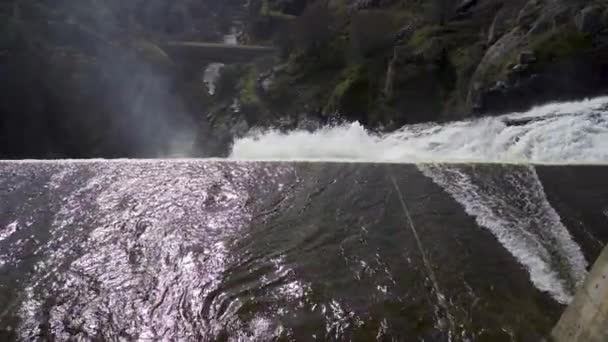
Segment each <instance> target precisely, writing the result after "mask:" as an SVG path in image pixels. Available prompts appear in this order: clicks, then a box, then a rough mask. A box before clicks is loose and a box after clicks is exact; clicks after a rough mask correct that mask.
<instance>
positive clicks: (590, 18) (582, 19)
mask: <svg viewBox="0 0 608 342" xmlns="http://www.w3.org/2000/svg"><path fill="white" fill-rule="evenodd" d="M602 16H603V13H602V9H601V8H600V7H599V6H587V7H585V8H583V9H582V10H581V11H580V12H579V13H578V14H577V15H576V17H575V18H574V23H575V24H576V28H577V29H578V30H579V31H580V32H581V33H589V34H595V33H597V32H599V31H601V30H602V29H603V28H604V23H603V22H602V21H603V20H602Z"/></svg>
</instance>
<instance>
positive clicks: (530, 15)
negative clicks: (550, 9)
mask: <svg viewBox="0 0 608 342" xmlns="http://www.w3.org/2000/svg"><path fill="white" fill-rule="evenodd" d="M541 8H542V1H541V0H530V1H528V2H527V3H526V5H525V6H524V7H523V8H522V9H521V11H520V12H519V15H518V16H517V25H519V26H520V27H530V26H531V25H532V24H533V23H534V22H535V21H536V19H537V18H538V12H539V11H540V9H541Z"/></svg>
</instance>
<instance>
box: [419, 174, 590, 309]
mask: <svg viewBox="0 0 608 342" xmlns="http://www.w3.org/2000/svg"><path fill="white" fill-rule="evenodd" d="M419 168H420V170H421V171H422V172H423V173H424V174H425V175H426V176H428V177H430V178H432V179H433V181H434V182H435V183H436V184H438V185H439V186H441V187H442V188H443V189H445V190H446V191H447V192H448V193H450V195H452V197H453V198H454V199H455V200H456V201H457V202H459V203H460V204H461V205H462V206H463V207H464V209H465V211H466V212H467V214H469V215H471V216H474V217H475V219H476V222H477V224H478V225H479V226H481V227H485V228H486V229H488V230H489V231H490V232H491V233H492V234H493V235H494V236H495V237H496V239H497V240H498V241H499V242H500V243H501V244H502V245H503V246H504V247H505V249H507V250H508V251H509V253H511V255H513V257H514V258H515V259H516V260H517V261H518V262H519V263H520V264H522V265H523V266H524V267H525V268H526V270H527V271H528V273H529V274H530V280H531V281H532V283H533V284H534V285H535V286H536V287H537V288H538V289H539V290H541V291H544V292H547V293H549V294H550V295H551V296H552V297H553V298H554V299H555V300H556V301H558V302H560V303H562V304H567V303H569V302H570V301H571V300H572V297H573V295H574V291H575V289H576V287H577V286H578V285H579V284H580V283H581V282H582V281H583V279H584V278H585V275H586V268H587V261H586V260H585V257H584V255H583V253H582V252H581V249H580V247H579V246H578V245H577V244H576V242H574V240H573V239H572V236H571V235H570V233H569V232H568V229H566V227H565V226H564V225H563V224H562V222H561V219H560V217H559V215H558V214H557V212H556V211H555V210H554V209H553V208H552V207H551V205H550V204H549V202H548V200H547V198H546V196H545V193H544V189H543V187H542V184H541V183H540V181H539V179H538V176H537V175H536V172H535V171H534V168H532V167H526V166H520V167H516V168H514V169H513V170H511V171H510V172H509V175H508V176H507V177H504V175H500V176H499V177H496V175H493V174H491V173H483V172H482V173H477V172H474V170H472V169H468V168H467V167H459V166H445V165H420V166H419Z"/></svg>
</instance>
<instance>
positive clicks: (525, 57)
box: [519, 51, 536, 65]
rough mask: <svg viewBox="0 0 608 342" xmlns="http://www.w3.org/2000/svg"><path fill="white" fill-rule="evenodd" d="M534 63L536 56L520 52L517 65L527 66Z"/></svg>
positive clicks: (529, 52)
mask: <svg viewBox="0 0 608 342" xmlns="http://www.w3.org/2000/svg"><path fill="white" fill-rule="evenodd" d="M535 62H536V55H535V54H534V52H532V51H522V52H521V53H520V54H519V64H521V65H528V64H532V63H535Z"/></svg>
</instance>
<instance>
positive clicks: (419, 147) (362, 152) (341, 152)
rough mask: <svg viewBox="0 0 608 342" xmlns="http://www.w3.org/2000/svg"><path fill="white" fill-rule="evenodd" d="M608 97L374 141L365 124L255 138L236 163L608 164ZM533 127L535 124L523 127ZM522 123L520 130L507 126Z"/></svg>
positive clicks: (237, 149)
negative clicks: (251, 161) (516, 122)
mask: <svg viewBox="0 0 608 342" xmlns="http://www.w3.org/2000/svg"><path fill="white" fill-rule="evenodd" d="M607 106H608V97H600V98H595V99H591V100H584V101H579V102H567V103H557V104H549V105H545V106H541V107H536V108H533V109H531V110H530V111H527V112H524V113H513V114H509V115H503V116H499V117H486V118H480V119H476V120H470V121H460V122H452V123H447V124H419V125H409V126H404V127H402V128H401V129H399V130H397V131H395V132H392V133H387V134H375V133H372V132H370V131H368V130H366V129H365V128H364V127H363V126H362V125H360V124H359V123H357V122H355V123H348V124H341V125H334V126H326V127H322V128H320V129H318V130H316V131H306V130H294V131H290V132H282V131H279V130H275V129H270V130H252V131H251V132H250V133H249V134H248V135H247V136H245V137H243V138H240V139H236V140H235V142H234V144H233V146H232V151H231V154H230V158H231V159H235V160H273V161H274V160H290V161H302V160H311V161H351V162H353V161H354V162H507V163H530V162H533V163H598V162H600V163H605V162H608V110H606V108H607ZM526 119H533V120H531V121H530V122H521V120H526ZM509 120H520V124H519V125H508V124H507V123H506V121H509Z"/></svg>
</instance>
